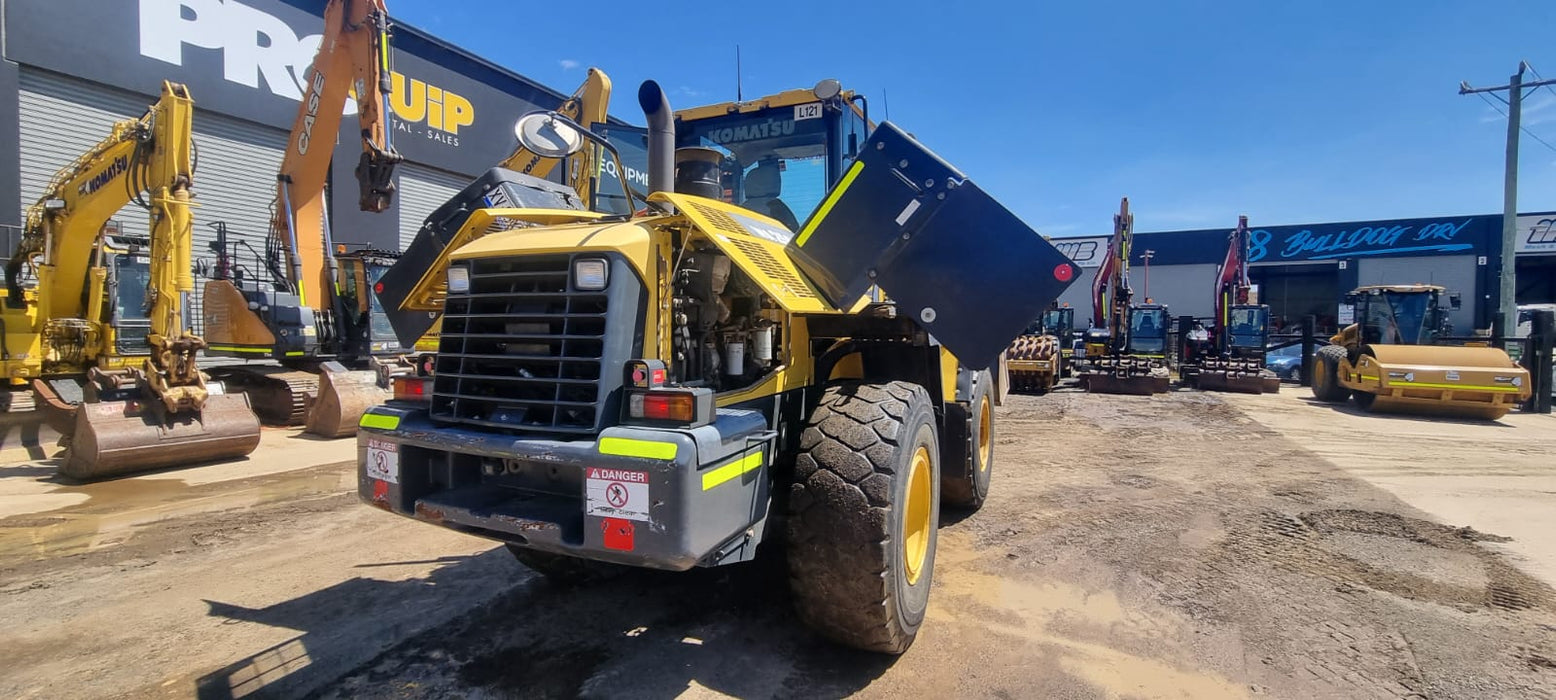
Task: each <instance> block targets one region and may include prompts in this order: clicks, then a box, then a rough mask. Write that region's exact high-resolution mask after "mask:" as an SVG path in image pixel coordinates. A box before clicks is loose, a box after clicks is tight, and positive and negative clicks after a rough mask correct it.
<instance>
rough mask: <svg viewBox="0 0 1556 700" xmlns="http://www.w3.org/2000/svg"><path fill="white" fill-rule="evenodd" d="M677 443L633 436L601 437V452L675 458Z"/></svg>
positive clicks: (617, 454) (651, 457)
mask: <svg viewBox="0 0 1556 700" xmlns="http://www.w3.org/2000/svg"><path fill="white" fill-rule="evenodd" d="M675 452H676V444H675V443H673V442H655V441H653V440H634V439H632V438H619V437H608V438H600V454H602V455H616V456H618V457H642V458H644V459H667V460H668V459H675Z"/></svg>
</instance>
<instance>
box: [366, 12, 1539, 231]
mask: <svg viewBox="0 0 1556 700" xmlns="http://www.w3.org/2000/svg"><path fill="white" fill-rule="evenodd" d="M867 5H868V4H866V3H850V2H762V3H729V2H723V3H666V4H664V6H663V8H662V9H659V10H656V11H655V12H656V14H655V15H654V16H653V17H650V15H649V13H648V12H647V11H646V10H645V9H643V8H645V7H648V6H649V4H648V3H630V4H621V5H619V6H617V5H614V4H613V3H609V2H605V3H595V4H588V3H576V4H568V3H558V4H554V5H549V4H543V3H530V2H522V3H511V4H510V3H479V4H477V3H463V2H450V1H449V0H392V2H391V3H390V12H391V13H392V14H393V15H394V16H396V17H397V18H399V19H401V20H403V21H405V22H407V23H410V24H413V25H416V26H419V27H421V28H423V29H426V30H429V31H431V32H433V33H434V34H436V35H438V36H440V37H442V38H444V39H447V40H450V41H452V42H454V43H456V44H459V45H461V46H463V47H465V48H467V49H470V50H471V51H474V52H475V53H477V54H480V55H482V56H484V57H486V58H488V59H490V60H492V61H495V62H496V63H499V64H501V65H503V66H506V67H508V68H510V69H513V70H515V71H518V72H519V73H522V74H525V75H527V76H529V77H531V78H533V79H536V80H538V81H540V82H542V83H545V84H547V85H550V86H552V87H554V88H556V89H558V90H561V91H563V92H572V90H573V89H574V88H575V87H576V86H577V84H578V83H579V82H580V81H581V80H582V77H583V68H584V67H585V66H598V67H600V68H602V69H603V70H605V71H606V73H608V74H609V75H610V76H611V78H612V80H613V81H614V83H615V88H616V90H615V95H616V99H615V102H614V104H613V109H612V110H611V111H612V113H613V114H615V115H617V116H620V117H621V118H623V119H626V120H628V121H630V122H632V123H635V124H641V123H642V121H643V120H642V115H641V114H640V113H638V112H637V111H636V110H637V107H636V87H637V85H638V83H640V82H641V81H642V80H644V79H648V78H652V79H655V80H658V81H659V82H660V83H661V84H662V85H664V86H665V87H666V89H667V91H669V93H670V99H671V103H672V105H673V106H676V107H687V106H693V105H697V104H708V103H713V102H720V101H727V100H732V99H734V97H735V45H736V44H737V43H738V44H739V45H740V47H741V54H742V58H743V62H742V65H743V70H742V74H743V79H744V83H745V95H746V96H747V97H753V96H759V95H763V94H768V93H771V92H776V91H779V90H784V89H789V88H795V87H808V86H810V85H812V84H814V83H815V82H816V81H817V80H819V79H821V78H826V77H833V78H837V79H839V80H841V81H842V83H843V85H844V86H845V87H848V88H850V89H854V90H857V91H860V92H863V93H864V94H865V95H867V96H868V97H869V99H870V105H871V117H872V118H873V119H876V120H880V119H881V118H882V117H883V116H885V113H886V106H887V105H888V104H889V108H890V117H891V120H892V121H894V122H897V123H898V124H900V125H902V126H903V127H904V128H906V129H908V130H909V131H912V132H913V133H914V134H916V135H917V136H918V138H919V139H920V140H921V141H923V142H924V143H925V144H926V145H928V146H929V147H930V148H932V149H933V150H935V151H936V152H937V153H939V154H940V155H942V156H943V157H945V158H946V159H947V160H949V161H951V162H952V163H953V164H955V165H957V167H959V168H961V169H962V170H963V171H964V172H966V173H967V174H968V175H969V176H971V177H972V178H973V179H974V180H976V181H977V182H978V183H979V184H980V185H981V186H982V187H984V188H985V189H987V190H989V191H990V192H992V193H994V195H995V196H996V197H997V198H999V199H1000V201H1001V202H1003V203H1004V204H1005V205H1006V206H1007V207H1009V208H1010V209H1011V210H1012V211H1014V212H1016V213H1017V214H1018V215H1020V216H1021V217H1022V218H1023V219H1025V220H1026V221H1027V222H1028V223H1029V224H1031V225H1033V226H1034V227H1036V228H1037V229H1038V230H1039V231H1040V232H1042V233H1044V234H1047V235H1055V236H1069V235H1085V234H1101V233H1106V232H1108V231H1110V230H1111V228H1112V223H1111V222H1112V218H1111V217H1112V213H1113V212H1115V211H1117V207H1118V198H1119V197H1120V196H1124V195H1128V196H1129V198H1130V201H1131V206H1132V208H1133V209H1134V210H1135V212H1136V216H1135V222H1136V228H1137V229H1138V230H1140V231H1159V230H1174V229H1184V228H1202V227H1221V226H1228V227H1229V226H1232V225H1234V224H1235V223H1236V221H1237V215H1238V214H1244V213H1245V214H1248V215H1249V217H1250V221H1251V222H1252V223H1253V224H1255V225H1276V224H1292V223H1307V222H1319V221H1344V220H1361V219H1386V218H1403V217H1416V216H1434V215H1447V214H1469V213H1492V212H1499V211H1501V208H1502V169H1503V150H1504V143H1505V137H1506V121H1505V120H1504V119H1503V118H1502V116H1501V115H1499V114H1497V113H1496V112H1495V111H1493V110H1492V108H1491V107H1489V106H1487V105H1486V103H1485V102H1483V101H1482V100H1481V99H1480V98H1477V97H1474V96H1460V95H1458V94H1457V86H1458V84H1459V81H1460V80H1468V81H1469V82H1470V83H1471V84H1473V85H1477V86H1483V85H1492V84H1503V83H1506V82H1507V78H1508V76H1509V75H1511V74H1512V72H1513V71H1514V70H1515V69H1516V67H1517V64H1518V61H1519V60H1520V59H1524V60H1528V61H1529V62H1530V64H1531V65H1533V66H1534V68H1535V69H1536V70H1539V71H1541V72H1542V73H1543V74H1544V75H1545V76H1546V77H1549V78H1556V33H1553V32H1556V2H1552V1H1551V0H1517V1H1506V2H1453V1H1444V0H1418V1H1415V2H1406V1H1402V0H1401V1H1393V2H1382V1H1379V2H1355V1H1354V0H1352V1H1350V2H1344V1H1329V0H1323V1H1315V2H1305V3H1267V2H1240V3H1233V2H1172V3H1164V2H1151V3H1145V2H1139V3H1137V2H1109V3H1090V2H1027V3H1018V2H1008V3H983V2H962V3H945V2H919V1H916V0H915V1H910V2H896V3H889V4H884V3H883V4H882V5H881V6H880V7H879V8H873V7H867ZM582 7H598V8H600V9H599V10H597V11H587V12H586V13H584V14H580V13H579V12H578V11H577V10H576V9H575V8H582ZM650 22H652V23H653V25H652V26H653V28H651V25H650V24H649V23H650ZM1531 77H1532V76H1531ZM1524 124H1525V126H1526V127H1527V128H1528V129H1529V130H1530V131H1533V132H1534V133H1535V134H1537V135H1539V136H1540V137H1541V138H1544V139H1545V140H1546V141H1548V142H1550V143H1551V144H1552V145H1556V90H1552V89H1549V88H1542V89H1540V90H1539V91H1536V92H1533V93H1530V94H1529V95H1528V96H1527V97H1526V99H1525V103H1524ZM1521 151H1522V157H1521V167H1520V177H1521V186H1520V188H1519V189H1520V194H1519V203H1520V204H1519V209H1520V210H1522V211H1541V210H1553V209H1556V150H1552V149H1550V148H1547V147H1546V146H1543V145H1541V144H1540V143H1538V142H1536V141H1535V140H1534V139H1532V138H1529V137H1528V136H1527V135H1525V137H1524V138H1523V147H1522V149H1521Z"/></svg>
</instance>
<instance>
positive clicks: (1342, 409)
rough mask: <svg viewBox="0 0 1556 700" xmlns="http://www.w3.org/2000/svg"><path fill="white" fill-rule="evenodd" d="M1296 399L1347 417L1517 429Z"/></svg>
mask: <svg viewBox="0 0 1556 700" xmlns="http://www.w3.org/2000/svg"><path fill="white" fill-rule="evenodd" d="M1297 398H1299V399H1301V400H1302V402H1303V403H1306V404H1307V405H1309V406H1313V407H1315V408H1327V409H1329V410H1331V411H1334V412H1335V413H1343V414H1345V415H1348V416H1359V417H1363V418H1384V419H1387V420H1397V421H1408V422H1411V423H1434V424H1438V425H1441V424H1443V423H1456V424H1458V425H1483V426H1490V427H1494V428H1516V427H1517V426H1513V425H1508V424H1507V423H1503V422H1502V421H1500V420H1494V421H1493V420H1481V419H1478V418H1455V417H1452V416H1427V415H1413V414H1410V413H1383V412H1378V413H1373V412H1369V411H1363V410H1362V409H1361V407H1360V406H1357V405H1356V403H1355V402H1354V401H1346V402H1345V403H1330V402H1328V401H1320V400H1319V399H1317V398H1315V397H1312V396H1299V397H1297ZM1514 413H1517V411H1516V410H1515V411H1514Z"/></svg>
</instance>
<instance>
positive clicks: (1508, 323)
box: [1459, 61, 1556, 335]
mask: <svg viewBox="0 0 1556 700" xmlns="http://www.w3.org/2000/svg"><path fill="white" fill-rule="evenodd" d="M1528 69H1529V64H1528V63H1525V62H1523V61H1519V62H1518V72H1517V73H1514V74H1513V76H1512V77H1511V78H1508V81H1507V84H1506V85H1499V86H1497V87H1487V88H1472V87H1470V84H1469V83H1468V82H1460V83H1459V94H1460V95H1471V94H1475V93H1480V92H1501V91H1503V90H1506V91H1507V171H1506V173H1504V175H1503V181H1502V261H1501V267H1502V274H1501V275H1500V281H1501V289H1500V293H1499V294H1498V295H1497V312H1498V315H1499V317H1500V318H1501V321H1502V322H1501V323H1500V324H1498V325H1499V326H1501V328H1500V330H1499V331H1498V332H1499V333H1500V334H1501V335H1508V334H1511V333H1513V332H1514V329H1516V328H1517V327H1518V301H1517V298H1516V297H1517V290H1518V287H1517V285H1516V284H1515V281H1516V278H1515V275H1516V274H1517V270H1518V268H1517V264H1516V262H1515V256H1516V255H1517V249H1518V229H1517V225H1518V132H1519V131H1521V130H1522V129H1523V124H1522V118H1523V102H1524V89H1525V88H1527V89H1530V90H1533V89H1536V88H1538V87H1540V86H1542V85H1556V80H1539V81H1535V82H1532V83H1525V82H1524V71H1526V70H1528Z"/></svg>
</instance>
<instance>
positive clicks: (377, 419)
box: [357, 413, 400, 430]
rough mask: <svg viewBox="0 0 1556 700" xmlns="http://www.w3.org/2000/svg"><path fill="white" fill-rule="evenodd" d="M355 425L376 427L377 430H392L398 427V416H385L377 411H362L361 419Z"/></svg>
mask: <svg viewBox="0 0 1556 700" xmlns="http://www.w3.org/2000/svg"><path fill="white" fill-rule="evenodd" d="M357 425H359V426H361V427H363V428H377V429H379V430H394V429H395V428H398V427H400V417H399V416H385V415H379V414H377V413H364V414H362V420H361V421H360V422H358V423H357Z"/></svg>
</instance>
